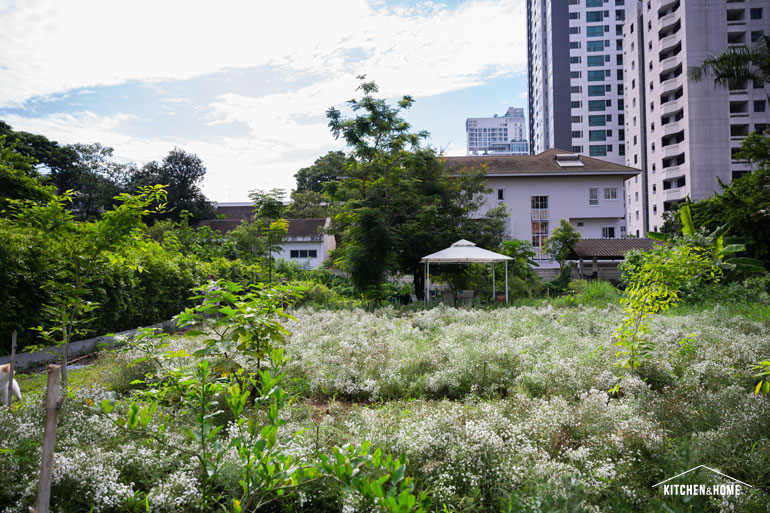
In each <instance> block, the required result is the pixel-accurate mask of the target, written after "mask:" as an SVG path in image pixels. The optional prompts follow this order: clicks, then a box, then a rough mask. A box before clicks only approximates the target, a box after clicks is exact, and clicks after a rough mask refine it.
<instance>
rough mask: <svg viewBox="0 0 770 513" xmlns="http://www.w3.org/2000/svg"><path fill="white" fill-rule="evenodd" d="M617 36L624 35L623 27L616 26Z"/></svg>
mask: <svg viewBox="0 0 770 513" xmlns="http://www.w3.org/2000/svg"><path fill="white" fill-rule="evenodd" d="M615 35H616V36H622V35H623V25H615Z"/></svg>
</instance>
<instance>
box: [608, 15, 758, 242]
mask: <svg viewBox="0 0 770 513" xmlns="http://www.w3.org/2000/svg"><path fill="white" fill-rule="evenodd" d="M631 7H632V10H631V11H630V12H629V13H628V16H627V20H626V22H625V25H624V28H623V33H624V43H623V59H624V68H625V69H624V74H623V75H624V90H625V93H626V99H625V111H626V114H625V125H626V126H625V130H626V162H627V165H629V166H632V167H635V168H640V169H641V170H642V173H641V174H640V175H639V176H638V177H635V178H633V179H631V180H629V181H628V182H626V210H627V213H626V215H627V219H626V221H627V226H628V233H629V234H630V235H639V236H644V234H645V233H646V232H647V231H648V230H652V231H657V230H659V229H660V228H661V226H662V225H663V221H664V219H663V214H664V212H666V211H667V210H670V209H671V207H672V206H673V205H675V204H676V203H678V202H681V201H683V200H684V199H685V198H687V197H688V196H689V197H690V198H691V199H704V198H707V197H709V196H711V195H712V194H713V193H714V192H715V191H719V190H721V187H720V184H719V182H720V181H721V182H723V183H729V182H730V181H731V180H732V179H734V178H736V177H738V176H740V175H741V174H744V173H746V172H748V171H750V167H749V165H748V163H747V162H744V161H739V160H736V159H735V158H734V155H735V152H736V151H737V150H738V148H739V146H740V144H741V141H742V140H743V139H744V138H745V137H746V136H748V135H749V134H750V133H751V132H753V131H754V130H757V131H764V130H765V128H766V126H767V123H769V122H770V106H769V105H768V102H767V95H768V93H770V87H768V86H766V85H764V84H757V83H747V84H745V87H743V88H741V89H738V90H727V89H723V88H719V87H715V86H714V81H713V78H710V77H706V78H705V79H704V80H703V81H701V82H692V81H689V80H688V79H687V69H688V68H689V67H693V66H698V65H700V64H701V63H702V62H703V60H704V59H706V58H707V57H710V56H714V55H718V54H721V53H722V52H724V51H725V50H726V49H727V48H728V47H730V46H733V45H750V44H751V43H752V42H753V41H755V40H756V39H758V38H759V37H761V35H762V33H765V34H768V33H770V3H768V1H767V0H644V1H640V2H638V3H637V2H634V5H633V6H631Z"/></svg>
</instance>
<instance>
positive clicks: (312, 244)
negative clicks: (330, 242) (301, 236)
mask: <svg viewBox="0 0 770 513" xmlns="http://www.w3.org/2000/svg"><path fill="white" fill-rule="evenodd" d="M281 248H282V250H281V251H280V252H276V253H275V257H276V258H281V259H283V260H286V261H288V262H295V263H298V264H302V265H306V266H307V268H308V269H317V268H318V267H319V266H320V265H321V263H323V261H324V259H325V258H326V254H325V253H324V244H323V242H321V241H286V242H284V243H283V244H282V246H281ZM301 249H305V250H311V249H314V250H315V251H316V258H291V251H292V250H301Z"/></svg>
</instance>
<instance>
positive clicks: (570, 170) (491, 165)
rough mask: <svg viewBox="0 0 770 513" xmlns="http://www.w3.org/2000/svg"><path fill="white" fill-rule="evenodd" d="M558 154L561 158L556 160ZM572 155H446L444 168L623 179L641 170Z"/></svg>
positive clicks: (551, 152)
mask: <svg viewBox="0 0 770 513" xmlns="http://www.w3.org/2000/svg"><path fill="white" fill-rule="evenodd" d="M557 155H560V156H562V155H563V156H564V157H560V159H559V160H557V158H556V156H557ZM571 155H573V154H571V153H570V152H568V151H564V150H559V149H556V148H552V149H550V150H546V151H544V152H543V153H540V154H539V155H514V156H502V155H500V156H496V155H484V156H470V157H446V169H447V171H452V170H455V169H462V168H468V169H470V168H476V169H480V168H481V166H486V172H487V175H488V176H494V175H500V176H506V175H532V174H548V175H575V174H606V175H623V176H624V179H628V178H632V177H634V176H636V175H638V174H639V173H640V171H639V170H638V169H634V168H632V167H628V166H623V165H621V164H615V163H613V162H609V161H606V160H600V159H595V158H592V157H586V156H585V155H579V156H576V157H575V158H574V159H570V160H566V158H569V157H570V156H571ZM562 159H563V160H562ZM560 161H561V163H560ZM577 162H579V164H577ZM581 164H582V165H581Z"/></svg>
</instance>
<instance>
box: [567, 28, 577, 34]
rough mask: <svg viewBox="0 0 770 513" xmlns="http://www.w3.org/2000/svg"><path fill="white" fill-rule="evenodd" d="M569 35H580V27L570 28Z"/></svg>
mask: <svg viewBox="0 0 770 513" xmlns="http://www.w3.org/2000/svg"><path fill="white" fill-rule="evenodd" d="M569 33H570V34H580V27H570V28H569Z"/></svg>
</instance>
